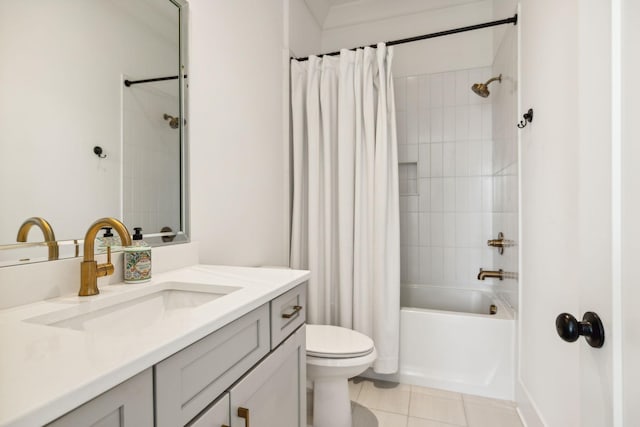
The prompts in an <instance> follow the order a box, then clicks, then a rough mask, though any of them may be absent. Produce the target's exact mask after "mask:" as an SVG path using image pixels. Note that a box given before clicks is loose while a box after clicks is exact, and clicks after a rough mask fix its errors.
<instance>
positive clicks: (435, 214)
mask: <svg viewBox="0 0 640 427" xmlns="http://www.w3.org/2000/svg"><path fill="white" fill-rule="evenodd" d="M490 74H491V68H490V67H485V68H482V69H472V70H459V71H453V72H445V73H439V74H432V75H421V76H416V77H408V78H405V79H404V80H402V81H400V80H397V85H398V86H403V87H401V88H400V91H404V93H401V94H400V98H401V99H400V101H399V102H400V103H403V107H402V106H401V107H399V108H398V110H399V115H398V117H399V120H398V126H399V128H400V127H401V126H404V139H403V144H404V147H402V148H401V147H399V156H400V152H402V158H403V160H405V161H410V160H411V161H415V162H416V163H413V164H410V163H407V164H405V165H404V166H403V169H404V171H403V172H402V179H401V181H402V185H403V186H404V187H403V189H404V190H405V191H407V192H413V191H417V193H418V194H417V195H413V196H403V198H402V206H401V212H402V214H403V215H402V221H404V222H405V223H406V226H405V227H403V228H402V230H401V231H402V246H403V249H402V254H403V256H404V257H405V258H406V262H404V261H405V260H403V263H402V266H401V268H402V277H403V281H409V282H412V283H434V284H452V285H459V284H462V285H470V284H474V285H476V283H475V282H476V280H475V275H476V274H477V269H478V268H479V267H480V264H487V265H486V266H485V268H490V267H492V264H493V262H492V260H493V258H492V257H493V252H492V251H491V250H490V249H488V248H487V247H486V240H488V239H489V238H492V236H491V234H492V231H493V229H494V228H495V218H494V214H493V213H492V212H493V211H494V209H495V208H496V207H499V208H501V209H503V208H507V207H511V206H512V205H513V201H512V200H510V199H507V198H505V200H504V201H503V202H501V204H499V205H496V203H495V202H494V201H493V198H492V196H495V195H496V192H497V189H498V188H500V191H501V194H503V195H505V196H506V194H507V193H511V192H513V189H512V186H513V184H512V183H511V182H507V179H501V182H500V183H496V182H494V179H493V178H492V177H491V174H492V173H493V169H494V165H496V162H497V161H500V162H501V161H502V159H506V158H508V156H513V155H514V154H513V151H511V152H508V147H506V146H503V145H500V149H499V150H494V143H493V140H492V138H493V135H494V132H493V125H494V123H493V121H494V112H493V110H492V106H491V103H490V101H487V100H484V99H482V98H480V97H478V96H476V95H474V94H473V93H472V92H471V90H470V87H471V85H472V84H473V83H475V82H484V81H486V80H487V79H488V78H489V77H485V75H487V76H489V75H490ZM397 102H398V101H397ZM401 108H404V111H401ZM403 120H404V122H403ZM401 133H402V131H401V130H400V129H399V138H401V136H400V134H401ZM493 151H499V153H498V155H495V154H494V153H493ZM496 159H497V160H496ZM409 166H411V167H409ZM513 175H514V176H517V174H515V173H514V174H513ZM515 183H516V184H517V180H516V181H515ZM516 194H517V193H516ZM515 200H516V201H517V197H516V198H515ZM516 232H517V231H516ZM409 260H410V261H409ZM471 264H473V265H471Z"/></svg>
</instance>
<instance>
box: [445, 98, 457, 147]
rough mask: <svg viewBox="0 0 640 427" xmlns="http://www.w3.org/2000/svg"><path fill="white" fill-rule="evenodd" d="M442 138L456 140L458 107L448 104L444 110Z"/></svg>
mask: <svg viewBox="0 0 640 427" xmlns="http://www.w3.org/2000/svg"><path fill="white" fill-rule="evenodd" d="M442 111H443V113H442V140H443V141H455V140H456V107H455V106H448V107H444V109H443V110H442Z"/></svg>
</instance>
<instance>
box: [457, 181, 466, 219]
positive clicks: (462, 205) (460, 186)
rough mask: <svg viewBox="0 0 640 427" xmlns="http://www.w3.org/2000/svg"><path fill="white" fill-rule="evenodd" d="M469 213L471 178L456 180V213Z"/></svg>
mask: <svg viewBox="0 0 640 427" xmlns="http://www.w3.org/2000/svg"><path fill="white" fill-rule="evenodd" d="M468 211H469V178H456V212H468Z"/></svg>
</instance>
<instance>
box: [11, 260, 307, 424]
mask: <svg viewBox="0 0 640 427" xmlns="http://www.w3.org/2000/svg"><path fill="white" fill-rule="evenodd" d="M308 278H309V273H308V272H306V271H299V270H280V269H263V268H245V267H224V266H207V265H195V266H191V267H186V268H181V269H178V270H173V271H170V272H166V273H161V274H157V275H154V277H153V279H152V280H151V281H150V282H148V283H144V284H135V285H126V284H115V285H108V286H103V287H101V288H100V292H101V293H100V295H96V296H92V297H78V296H75V295H70V296H66V297H60V298H54V299H50V300H45V301H41V302H36V303H32V304H27V305H23V306H18V307H13V308H10V309H6V310H1V311H0V343H1V344H0V426H16V427H17V426H35V425H42V424H45V423H47V422H50V421H53V420H54V419H56V418H58V417H59V416H61V415H63V414H65V413H67V412H69V411H70V410H72V409H74V408H76V407H78V406H80V405H81V404H83V403H85V402H86V401H88V400H90V399H92V398H94V397H96V396H98V395H99V394H101V393H103V392H105V391H107V390H109V389H110V388H112V387H114V386H116V385H118V384H119V383H121V382H123V381H125V380H126V379H128V378H130V377H132V376H134V375H136V374H137V373H139V372H141V371H143V370H145V369H147V368H149V367H151V366H153V365H154V364H156V363H158V362H159V361H161V360H163V359H165V358H167V357H168V356H170V355H172V354H174V353H176V352H177V351H179V350H181V349H183V348H184V347H186V346H188V345H190V344H192V343H194V342H196V341H197V340H199V339H201V338H203V337H205V336H206V335H208V334H210V333H211V332H213V331H215V330H217V329H219V328H220V327H222V326H224V325H226V324H228V323H230V322H232V321H233V320H235V319H237V318H239V317H240V316H242V315H244V314H246V313H248V312H250V311H251V310H253V309H255V308H257V307H259V306H261V305H262V304H264V303H266V302H268V301H270V300H271V299H273V298H274V297H276V296H278V295H280V294H282V293H283V292H286V291H287V290H289V289H291V288H293V287H295V286H296V285H298V284H300V283H302V282H304V281H305V280H307V279H308ZM170 281H180V282H189V283H201V284H210V285H226V286H236V287H240V288H241V289H240V290H238V291H235V292H233V293H231V294H229V295H226V296H224V297H223V298H219V299H216V300H213V301H211V302H208V303H206V304H203V305H201V306H198V307H195V308H193V309H191V310H189V312H188V313H185V314H183V315H180V316H176V317H172V318H171V319H166V320H163V321H162V322H161V323H159V324H157V325H154V326H151V327H148V328H145V329H138V330H136V329H135V328H132V329H131V331H129V332H126V333H120V332H119V333H118V334H109V333H104V332H102V333H99V332H85V331H78V330H74V329H67V328H62V327H55V326H47V325H42V324H37V323H31V322H25V319H31V318H34V317H38V316H43V315H48V314H50V313H54V312H56V311H60V310H67V309H69V307H71V306H79V305H82V307H83V308H84V307H86V308H89V309H91V308H92V307H98V306H101V305H103V304H105V303H107V304H108V303H109V302H112V301H116V300H122V299H128V298H130V297H132V296H133V295H136V294H140V293H146V292H151V291H152V289H153V290H155V289H157V288H159V287H160V286H162V285H161V284H162V283H163V282H170Z"/></svg>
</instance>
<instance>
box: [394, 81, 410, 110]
mask: <svg viewBox="0 0 640 427" xmlns="http://www.w3.org/2000/svg"><path fill="white" fill-rule="evenodd" d="M393 90H394V95H395V101H396V113H397V112H402V111H406V110H407V78H406V77H397V78H395V79H393Z"/></svg>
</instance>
